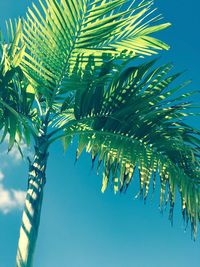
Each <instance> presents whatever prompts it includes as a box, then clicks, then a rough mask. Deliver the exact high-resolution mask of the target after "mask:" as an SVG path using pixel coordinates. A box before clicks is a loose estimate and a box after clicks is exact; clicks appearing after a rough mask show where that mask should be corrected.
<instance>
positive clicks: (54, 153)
mask: <svg viewBox="0 0 200 267" xmlns="http://www.w3.org/2000/svg"><path fill="white" fill-rule="evenodd" d="M31 2H32V1H25V0H20V1H19V0H18V1H16V0H6V1H4V0H0V25H1V26H3V23H4V20H5V19H7V18H9V17H12V18H13V17H16V16H18V15H23V14H24V13H25V11H26V7H27V5H29V4H30V3H31ZM34 2H35V1H34ZM155 6H157V7H158V8H159V10H160V12H161V13H162V14H163V15H164V17H165V20H167V21H170V22H172V24H173V26H172V27H171V28H170V29H169V30H167V31H165V32H163V33H160V34H159V36H160V37H162V39H163V40H165V41H166V42H167V43H169V44H170V45H171V50H170V51H169V52H165V53H163V54H162V59H161V61H163V62H168V61H170V62H171V61H172V62H174V65H175V66H176V70H178V71H179V70H184V69H187V70H188V71H187V73H186V74H184V77H185V79H192V80H193V83H192V85H191V86H190V87H189V89H191V88H193V89H199V87H200V75H199V61H200V53H199V47H200V33H199V25H200V17H199V8H200V3H199V2H198V1H197V0H191V1H190V2H189V3H188V1H186V0H182V1H167V0H163V1H158V0H156V1H155ZM191 123H192V124H195V125H196V126H197V127H200V124H199V123H198V120H197V119H196V118H194V119H193V120H192V121H191ZM74 158H75V146H73V145H72V146H71V147H70V149H69V150H68V151H67V154H66V155H64V154H63V150H62V147H61V144H59V143H57V144H54V145H53V146H52V148H51V151H50V158H49V164H48V170H47V184H46V189H45V197H44V205H43V209H42V218H41V225H40V231H39V238H38V244H37V250H36V253H35V265H34V266H35V267H57V266H58V267H66V266H70V267H94V266H95V267H102V266H103V267H113V266H115V267H132V266H135V267H178V266H181V267H189V266H198V265H199V262H200V254H199V245H200V243H199V240H200V239H199V237H198V240H197V241H196V242H193V241H192V240H191V239H190V229H189V228H188V230H187V231H186V233H185V232H184V227H183V224H182V220H181V214H180V205H179V204H178V203H177V205H176V209H175V219H174V226H173V228H172V227H171V226H170V223H169V221H168V219H167V218H168V213H167V212H166V213H164V214H163V215H161V214H160V213H159V209H158V194H156V196H155V199H154V201H153V202H152V203H151V201H150V200H148V201H147V204H146V205H144V204H143V202H142V201H140V200H135V199H134V195H135V193H136V192H137V188H138V183H137V181H135V182H134V183H133V184H132V185H131V187H130V189H129V191H128V192H127V194H126V195H124V194H123V195H117V196H115V195H113V193H112V190H109V189H108V190H107V192H106V193H105V194H101V192H100V187H101V177H100V176H96V175H95V172H92V173H90V167H91V162H90V156H89V155H86V154H84V155H82V156H81V158H80V160H79V162H78V163H77V165H76V166H74ZM0 162H1V163H0V196H2V195H1V194H2V192H3V193H4V197H5V198H6V201H7V202H6V203H3V204H2V203H1V199H0V226H1V230H0V251H1V253H0V267H13V266H15V263H14V261H15V253H16V247H17V239H18V234H19V227H20V220H21V210H20V209H19V208H18V207H20V206H21V202H22V201H21V199H22V195H23V190H26V186H27V180H26V177H27V165H26V163H25V162H22V163H20V162H19V157H18V154H17V152H16V151H14V152H13V153H12V154H11V155H6V151H5V146H1V148H0ZM16 192H17V193H16ZM6 205H7V206H6ZM8 211H10V212H8Z"/></svg>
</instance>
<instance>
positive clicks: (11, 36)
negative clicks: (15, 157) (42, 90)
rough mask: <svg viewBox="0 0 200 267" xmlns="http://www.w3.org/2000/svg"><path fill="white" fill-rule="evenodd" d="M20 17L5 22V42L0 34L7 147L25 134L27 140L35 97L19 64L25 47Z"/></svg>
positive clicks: (1, 118)
mask: <svg viewBox="0 0 200 267" xmlns="http://www.w3.org/2000/svg"><path fill="white" fill-rule="evenodd" d="M21 36H22V24H21V20H18V21H15V23H13V22H12V21H9V22H7V40H6V41H7V43H6V41H5V40H4V39H3V36H2V37H1V42H0V63H1V64H0V114H1V115H0V129H1V130H2V136H1V142H3V140H4V139H5V137H6V136H7V134H8V135H9V149H11V148H12V147H13V145H14V143H15V142H16V141H19V140H20V139H21V138H22V136H23V135H24V136H25V138H26V140H29V139H30V130H31V131H33V128H30V124H29V120H30V119H32V118H33V116H32V114H31V113H32V105H33V101H34V98H35V92H34V90H33V88H32V87H31V86H30V85H29V84H28V82H27V81H25V80H24V75H23V73H22V70H21V68H20V67H19V65H20V63H21V60H22V58H23V55H24V51H25V46H24V44H23V43H22V42H21Z"/></svg>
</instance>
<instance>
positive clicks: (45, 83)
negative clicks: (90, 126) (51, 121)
mask: <svg viewBox="0 0 200 267" xmlns="http://www.w3.org/2000/svg"><path fill="white" fill-rule="evenodd" d="M39 2H40V6H39V7H37V6H36V5H35V4H33V8H32V9H29V10H28V13H27V17H26V19H25V20H24V27H23V32H24V34H23V38H24V42H25V43H26V47H27V50H26V55H25V58H24V59H23V63H22V67H23V70H24V72H25V73H26V75H27V77H29V79H30V81H32V83H33V85H34V87H36V88H37V90H38V91H39V92H40V93H41V94H42V95H45V96H47V97H48V99H49V98H51V97H52V96H53V97H54V96H55V95H56V94H59V92H62V93H63V87H65V90H66V91H69V90H70V88H69V87H67V88H66V86H65V81H64V80H65V78H66V77H68V76H70V75H71V74H72V73H73V71H74V70H76V71H77V69H78V70H80V69H81V68H84V67H85V66H86V64H87V62H88V58H89V57H90V56H91V55H92V56H93V58H94V61H95V65H96V66H98V65H101V64H102V63H103V61H104V59H105V57H107V58H108V57H109V58H126V57H130V56H131V57H134V56H142V55H151V54H154V53H156V50H158V49H168V46H167V45H166V44H165V43H163V42H161V41H160V40H158V39H156V38H153V37H151V34H152V33H154V32H157V31H160V30H162V29H165V28H167V27H168V26H169V25H170V24H169V23H165V24H159V23H158V21H159V20H160V19H161V17H160V16H153V15H152V13H154V11H155V10H153V9H152V4H153V1H127V0H112V1H103V0H100V1H99V0H98V1H97V0H68V1H66V0H44V1H41V0H40V1H39ZM77 58H78V59H79V61H78V63H77ZM76 64H78V65H76ZM60 88H62V90H60Z"/></svg>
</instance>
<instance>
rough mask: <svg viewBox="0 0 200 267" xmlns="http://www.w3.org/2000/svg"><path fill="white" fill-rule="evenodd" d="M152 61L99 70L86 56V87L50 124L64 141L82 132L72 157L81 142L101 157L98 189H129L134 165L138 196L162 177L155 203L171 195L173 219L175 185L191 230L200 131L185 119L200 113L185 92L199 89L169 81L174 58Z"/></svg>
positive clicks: (196, 212) (199, 204)
mask: <svg viewBox="0 0 200 267" xmlns="http://www.w3.org/2000/svg"><path fill="white" fill-rule="evenodd" d="M91 60H92V59H91ZM153 64H154V61H151V62H149V63H147V64H143V65H140V66H139V67H135V66H131V67H127V68H123V67H121V68H120V67H117V66H116V65H115V64H113V63H112V62H109V63H107V64H105V65H104V66H103V67H102V71H101V72H97V74H96V73H95V70H94V69H92V68H90V66H92V65H93V64H92V63H88V66H87V67H86V69H87V68H88V71H87V72H86V74H85V76H87V77H85V76H83V77H82V79H81V81H80V85H81V84H84V86H83V88H82V87H80V90H77V92H76V95H75V97H74V99H73V100H72V101H71V104H70V105H71V107H70V109H68V108H67V109H66V110H63V111H62V113H60V115H59V117H57V118H55V121H56V122H55V127H57V128H58V130H56V131H57V132H59V128H60V129H62V130H64V134H63V135H61V136H63V141H64V145H65V148H66V147H67V145H68V144H69V143H70V142H71V141H72V139H73V137H74V136H75V135H76V136H78V137H79V144H78V150H77V158H78V157H79V156H80V154H81V152H82V151H83V150H84V148H86V150H87V151H88V152H90V153H91V154H92V159H93V161H94V160H95V159H96V158H98V166H101V165H102V166H103V185H102V191H105V189H106V187H107V185H108V183H109V182H111V184H113V186H114V191H115V192H117V191H118V190H119V191H124V190H126V189H127V187H128V186H129V184H130V182H131V180H132V178H133V175H134V172H135V170H138V171H139V178H140V195H141V196H143V197H144V199H146V197H147V195H148V191H149V185H150V182H151V179H153V177H154V179H153V180H154V182H153V184H154V187H155V181H156V179H158V177H159V178H160V182H161V188H160V206H161V207H162V206H163V204H164V202H168V201H169V202H170V219H171V220H172V213H173V208H174V204H175V199H176V191H177V190H178V191H179V193H180V196H181V201H182V212H183V216H184V218H185V220H186V221H188V220H190V222H191V225H192V231H193V234H194V237H196V231H197V224H198V222H199V220H200V160H199V158H200V153H199V148H200V131H199V130H197V129H194V128H193V127H191V126H189V125H188V124H187V123H186V121H185V118H186V117H187V116H193V115H197V114H196V113H195V112H192V109H194V108H195V107H194V105H193V104H192V103H191V101H190V100H191V99H190V98H191V97H192V95H193V94H195V93H198V92H190V93H187V92H186V93H183V92H182V91H181V89H182V88H183V87H185V86H186V85H187V83H184V84H182V85H181V86H177V87H172V86H171V83H172V82H173V81H174V80H175V79H176V78H177V77H178V76H179V75H180V74H179V73H178V74H175V75H171V74H170V71H171V69H172V66H171V64H166V65H163V66H161V67H158V68H155V67H154V68H152V65H153ZM108 66H110V67H108ZM89 69H90V71H89ZM97 75H98V78H97V79H93V77H96V76H97ZM110 75H111V76H110ZM111 77H112V79H111ZM52 138H53V137H52ZM56 138H57V137H55V139H56Z"/></svg>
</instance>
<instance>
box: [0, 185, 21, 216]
mask: <svg viewBox="0 0 200 267" xmlns="http://www.w3.org/2000/svg"><path fill="white" fill-rule="evenodd" d="M24 199H25V192H24V191H21V190H14V189H9V190H8V189H5V188H4V186H3V184H0V211H2V212H3V213H4V214H7V213H8V212H11V211H12V210H15V209H21V208H22V207H23V205H24Z"/></svg>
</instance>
